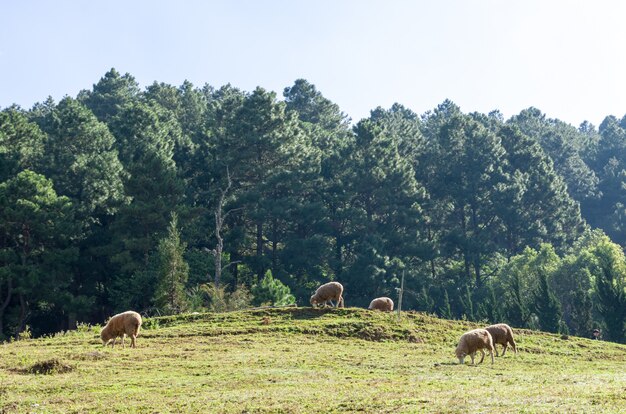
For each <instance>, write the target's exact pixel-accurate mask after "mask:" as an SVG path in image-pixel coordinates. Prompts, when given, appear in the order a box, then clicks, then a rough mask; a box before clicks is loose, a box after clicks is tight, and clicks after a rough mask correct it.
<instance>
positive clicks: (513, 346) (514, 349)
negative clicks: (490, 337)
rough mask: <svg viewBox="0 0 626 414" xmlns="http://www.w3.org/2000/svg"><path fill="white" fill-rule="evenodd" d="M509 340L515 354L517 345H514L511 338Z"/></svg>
mask: <svg viewBox="0 0 626 414" xmlns="http://www.w3.org/2000/svg"><path fill="white" fill-rule="evenodd" d="M509 342H510V343H511V348H513V352H515V354H517V345H515V341H513V340H511V341H509Z"/></svg>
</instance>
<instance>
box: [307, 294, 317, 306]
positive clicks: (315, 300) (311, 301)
mask: <svg viewBox="0 0 626 414" xmlns="http://www.w3.org/2000/svg"><path fill="white" fill-rule="evenodd" d="M309 302H310V303H311V306H315V305H317V304H318V303H319V302H318V301H317V298H316V297H315V295H313V296H311V300H310V301H309Z"/></svg>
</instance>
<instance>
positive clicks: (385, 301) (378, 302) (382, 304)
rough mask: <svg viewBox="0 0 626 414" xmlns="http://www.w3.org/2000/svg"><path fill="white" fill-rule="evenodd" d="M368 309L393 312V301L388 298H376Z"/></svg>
mask: <svg viewBox="0 0 626 414" xmlns="http://www.w3.org/2000/svg"><path fill="white" fill-rule="evenodd" d="M367 309H370V310H380V311H388V312H391V311H392V310H393V300H391V299H390V298H387V297H380V298H376V299H374V300H372V301H371V302H370V306H369V307H368V308H367Z"/></svg>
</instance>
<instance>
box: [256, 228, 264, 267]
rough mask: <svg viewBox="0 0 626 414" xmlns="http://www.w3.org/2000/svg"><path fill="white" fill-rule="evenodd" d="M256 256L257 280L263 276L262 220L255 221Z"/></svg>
mask: <svg viewBox="0 0 626 414" xmlns="http://www.w3.org/2000/svg"><path fill="white" fill-rule="evenodd" d="M256 257H257V276H258V277H259V280H261V278H263V266H262V265H261V262H262V259H263V220H260V219H259V220H257V223H256Z"/></svg>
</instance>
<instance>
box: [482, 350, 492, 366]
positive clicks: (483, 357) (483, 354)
mask: <svg viewBox="0 0 626 414" xmlns="http://www.w3.org/2000/svg"><path fill="white" fill-rule="evenodd" d="M479 351H480V353H481V354H482V357H481V358H480V362H479V364H482V363H483V361H484V360H485V351H483V350H482V349H479ZM491 357H492V358H493V354H491Z"/></svg>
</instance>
